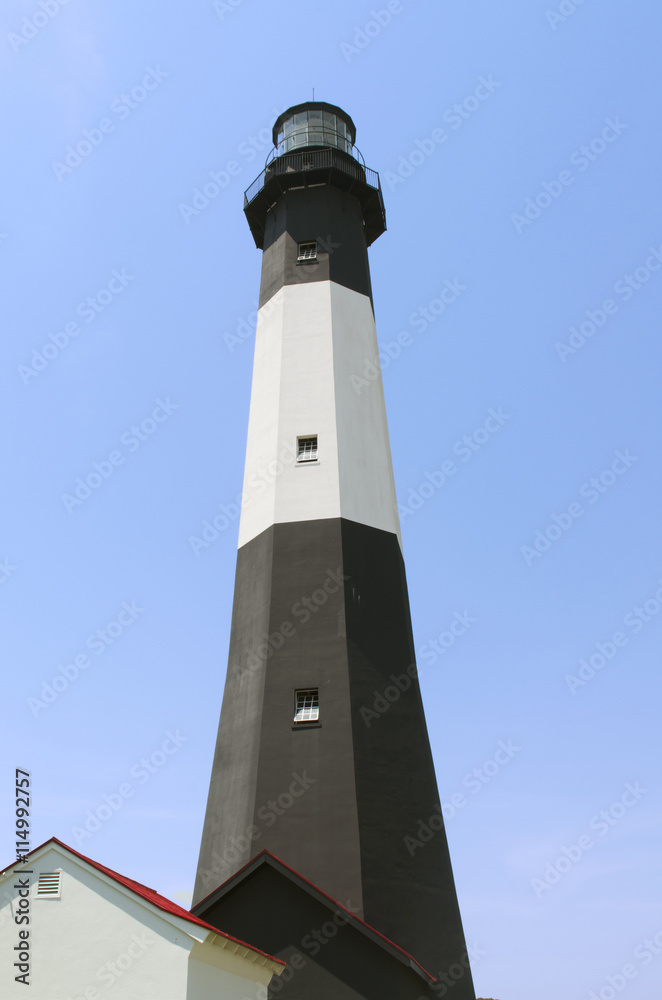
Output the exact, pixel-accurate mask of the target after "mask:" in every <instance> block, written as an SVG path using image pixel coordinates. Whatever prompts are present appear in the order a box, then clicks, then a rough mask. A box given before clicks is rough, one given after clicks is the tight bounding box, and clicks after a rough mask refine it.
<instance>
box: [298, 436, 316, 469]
mask: <svg viewBox="0 0 662 1000" xmlns="http://www.w3.org/2000/svg"><path fill="white" fill-rule="evenodd" d="M304 441H314V442H315V446H314V449H313V448H312V447H311V448H310V455H311V457H310V458H308V457H307V453H306V450H305V448H304V450H303V451H302V450H301V444H302V442H304ZM296 456H297V465H309V464H310V463H312V462H318V461H319V437H318V435H317V434H300V435H299V436H298V437H297V451H296Z"/></svg>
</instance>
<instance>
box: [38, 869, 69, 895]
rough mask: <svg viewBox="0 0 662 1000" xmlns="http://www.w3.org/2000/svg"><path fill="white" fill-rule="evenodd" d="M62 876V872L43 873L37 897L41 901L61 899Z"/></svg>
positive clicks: (40, 877)
mask: <svg viewBox="0 0 662 1000" xmlns="http://www.w3.org/2000/svg"><path fill="white" fill-rule="evenodd" d="M61 875H62V872H41V873H40V875H39V881H38V882H37V891H36V892H35V896H36V897H37V898H39V899H59V898H60V876H61Z"/></svg>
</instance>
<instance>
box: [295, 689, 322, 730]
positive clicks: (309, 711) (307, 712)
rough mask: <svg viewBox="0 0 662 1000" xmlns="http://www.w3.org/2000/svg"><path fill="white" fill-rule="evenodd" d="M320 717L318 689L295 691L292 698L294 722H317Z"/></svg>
mask: <svg viewBox="0 0 662 1000" xmlns="http://www.w3.org/2000/svg"><path fill="white" fill-rule="evenodd" d="M319 717H320V695H319V689H318V688H306V690H305V691H296V692H295V697H294V721H295V722H317V721H318V720H319Z"/></svg>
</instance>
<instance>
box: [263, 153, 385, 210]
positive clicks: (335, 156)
mask: <svg viewBox="0 0 662 1000" xmlns="http://www.w3.org/2000/svg"><path fill="white" fill-rule="evenodd" d="M329 168H333V169H335V170H340V171H342V173H344V174H348V175H349V176H350V177H353V178H354V179H355V180H358V181H362V182H363V183H364V184H368V185H369V186H370V187H372V188H375V190H376V191H380V190H381V188H380V184H379V174H378V173H377V171H376V170H371V169H370V167H365V166H363V165H362V164H361V163H359V161H358V160H356V159H354V157H352V156H350V155H349V153H344V152H343V151H342V150H339V149H334V148H333V147H331V146H329V147H327V148H326V149H308V150H302V151H301V152H299V153H286V154H285V155H284V156H279V157H276V158H275V159H273V160H271V162H269V163H267V166H266V167H265V169H264V170H263V171H262V173H261V174H260V175H259V176H258V177H256V178H255V180H254V181H253V183H252V184H251V185H250V187H248V188H247V189H246V191H245V192H244V206H246V205H248V204H250V202H251V201H253V199H254V198H255V197H256V195H258V194H259V193H260V191H261V190H262V188H263V187H264V185H265V184H266V183H267V181H269V180H271V178H272V177H277V176H280V175H282V174H288V173H305V172H306V171H308V170H323V169H329Z"/></svg>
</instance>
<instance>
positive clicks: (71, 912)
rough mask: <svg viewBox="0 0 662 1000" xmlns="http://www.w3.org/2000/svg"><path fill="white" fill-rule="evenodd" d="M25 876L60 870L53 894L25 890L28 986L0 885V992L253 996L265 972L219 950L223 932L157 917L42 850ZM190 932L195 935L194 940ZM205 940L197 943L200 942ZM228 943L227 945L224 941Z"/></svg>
mask: <svg viewBox="0 0 662 1000" xmlns="http://www.w3.org/2000/svg"><path fill="white" fill-rule="evenodd" d="M26 867H30V868H34V869H35V874H34V875H32V876H31V879H32V881H33V884H34V885H36V882H37V874H38V872H40V871H45V872H46V871H56V870H57V869H62V878H61V898H60V899H38V898H34V897H33V898H32V899H31V922H30V925H29V930H30V938H29V941H30V950H31V952H32V959H31V963H30V964H31V973H30V987H29V992H28V990H27V989H26V987H25V986H24V985H23V984H21V983H16V982H15V980H14V975H16V974H17V973H18V970H15V969H13V961H14V959H13V957H12V956H13V954H14V953H13V948H14V946H15V945H17V944H18V943H19V938H18V931H19V929H20V928H19V927H18V926H17V925H16V924H15V923H14V919H13V915H12V911H11V903H10V900H12V899H13V900H14V909H15V908H16V899H17V893H16V890H13V889H12V888H11V887H12V884H13V882H14V881H15V878H14V877H10V878H9V879H6V880H3V885H2V889H1V890H0V904H1V905H0V996H1V997H2V998H3V1000H15V998H19V997H20V998H22V1000H25V998H26V997H29V998H31V1000H138V998H140V1000H208V998H209V997H211V996H213V997H214V998H218V1000H224V998H226V997H227V998H228V1000H243V998H244V997H246V998H250V1000H255V998H256V997H257V996H258V995H259V994H258V989H259V987H260V985H265V984H266V983H268V981H269V979H270V978H271V971H270V970H269V969H266V968H264V967H263V966H261V965H259V964H257V963H254V962H252V961H251V960H250V959H248V960H245V959H242V958H241V957H240V956H238V955H233V954H232V952H231V951H225V950H224V948H223V945H222V943H220V942H222V941H223V939H218V938H216V943H213V942H214V938H215V937H216V936H215V935H212V934H211V932H209V931H206V930H205V928H203V927H198V926H196V925H194V924H191V923H190V922H189V921H186V920H183V919H182V918H178V917H175V916H173V918H172V920H170V919H164V918H165V917H166V915H165V914H164V917H161V916H160V915H159V914H158V913H156V912H153V910H152V908H151V907H150V906H149V904H147V905H143V904H142V902H140V901H139V900H137V899H135V898H133V897H131V896H128V895H126V894H125V893H124V892H123V891H122V890H121V889H120V888H119V887H115V885H113V884H112V883H110V882H107V881H105V878H104V876H101V875H97V873H96V872H92V871H90V870H89V869H88V868H87V866H84V865H82V864H79V863H78V862H77V861H76V860H74V859H72V858H71V857H70V856H68V855H66V854H64V853H63V852H60V851H59V850H57V849H47V850H46V851H45V853H44V854H43V855H41V856H40V857H39V859H38V862H37V863H36V864H33V865H30V866H26ZM196 938H197V940H196ZM203 942H204V943H203ZM232 947H234V946H232Z"/></svg>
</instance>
